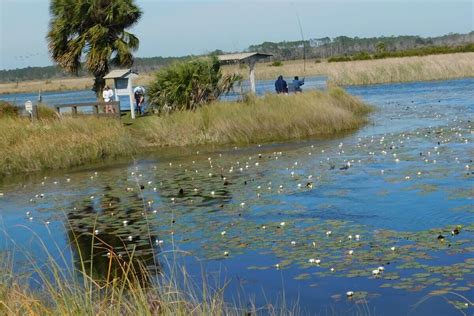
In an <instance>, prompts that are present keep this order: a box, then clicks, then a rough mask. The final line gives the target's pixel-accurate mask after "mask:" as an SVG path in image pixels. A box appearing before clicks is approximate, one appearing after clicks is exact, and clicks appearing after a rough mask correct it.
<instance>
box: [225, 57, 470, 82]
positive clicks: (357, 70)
mask: <svg viewBox="0 0 474 316" xmlns="http://www.w3.org/2000/svg"><path fill="white" fill-rule="evenodd" d="M473 60H474V53H457V54H448V55H431V56H423V57H401V58H387V59H379V60H359V61H348V62H338V63H327V62H321V63H315V62H314V61H313V60H307V61H306V72H303V61H302V60H297V61H285V62H284V65H283V66H281V67H267V66H268V64H259V65H258V66H257V70H256V75H257V77H258V78H259V79H275V80H276V78H277V77H278V76H279V75H283V76H285V77H287V78H293V76H295V75H299V76H307V77H309V76H327V77H328V79H329V82H330V83H332V84H335V85H339V86H343V85H367V84H377V83H393V82H410V81H430V80H445V79H454V78H463V77H473V76H474V62H473ZM223 70H224V71H225V72H231V73H239V74H241V75H243V76H244V78H247V77H248V69H246V68H244V69H242V68H240V67H238V66H227V67H225V68H223Z"/></svg>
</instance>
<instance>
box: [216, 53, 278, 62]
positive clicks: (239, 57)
mask: <svg viewBox="0 0 474 316" xmlns="http://www.w3.org/2000/svg"><path fill="white" fill-rule="evenodd" d="M271 56H273V55H272V54H265V53H257V52H251V53H237V54H226V55H219V56H217V58H218V59H219V61H223V62H232V61H244V60H247V59H250V58H251V57H253V58H256V59H264V58H267V57H271Z"/></svg>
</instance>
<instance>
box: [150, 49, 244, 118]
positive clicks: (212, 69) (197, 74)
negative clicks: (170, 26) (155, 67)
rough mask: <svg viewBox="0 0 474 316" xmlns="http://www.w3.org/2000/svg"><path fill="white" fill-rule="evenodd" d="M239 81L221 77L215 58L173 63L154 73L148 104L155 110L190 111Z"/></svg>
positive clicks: (214, 98) (229, 88)
mask: <svg viewBox="0 0 474 316" xmlns="http://www.w3.org/2000/svg"><path fill="white" fill-rule="evenodd" d="M241 80H242V77H241V76H239V75H235V74H227V75H223V74H222V71H221V66H220V63H219V60H218V59H217V57H216V56H211V57H210V58H199V59H192V60H189V61H185V62H177V63H174V64H172V65H171V66H169V67H166V68H164V69H162V70H160V71H158V72H157V73H156V75H155V80H154V81H153V82H152V83H151V85H150V89H149V93H148V96H149V102H150V104H151V105H152V106H153V107H155V108H158V109H162V108H170V109H171V110H194V109H196V108H197V107H199V106H201V105H202V104H206V103H209V102H212V101H215V100H217V99H218V98H219V97H220V96H221V95H222V94H225V93H228V92H229V91H230V90H232V88H233V86H234V84H235V83H237V82H240V81H241Z"/></svg>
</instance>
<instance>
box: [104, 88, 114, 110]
mask: <svg viewBox="0 0 474 316" xmlns="http://www.w3.org/2000/svg"><path fill="white" fill-rule="evenodd" d="M113 96H114V92H113V91H112V89H110V88H109V86H105V88H104V91H103V92H102V98H103V99H104V102H105V103H109V102H112V97H113ZM105 113H114V107H113V106H112V105H109V104H106V105H105Z"/></svg>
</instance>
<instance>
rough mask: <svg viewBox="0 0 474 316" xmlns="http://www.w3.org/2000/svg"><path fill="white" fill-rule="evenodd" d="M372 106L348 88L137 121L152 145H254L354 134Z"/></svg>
mask: <svg viewBox="0 0 474 316" xmlns="http://www.w3.org/2000/svg"><path fill="white" fill-rule="evenodd" d="M370 109H371V108H370V107H369V106H367V105H365V104H363V103H362V102H361V101H359V100H358V99H357V98H355V97H352V96H350V95H348V94H347V93H345V92H344V91H343V90H342V89H339V88H332V89H330V90H329V92H320V91H312V92H308V93H303V94H297V95H294V94H292V95H273V94H269V95H266V96H264V97H263V98H253V99H249V100H247V101H246V102H216V103H212V104H210V105H207V106H203V107H201V108H199V109H197V110H196V111H194V112H189V111H179V112H174V113H172V114H171V115H168V116H162V117H149V118H146V119H144V120H141V121H137V126H135V128H134V129H135V132H136V131H139V133H140V135H142V137H143V141H145V143H146V144H154V145H157V146H184V145H198V144H230V143H232V144H234V143H240V144H242V143H243V144H249V143H256V142H268V141H277V140H286V139H295V138H305V137H309V136H319V137H325V136H330V135H334V134H337V133H341V132H347V131H350V130H354V129H356V128H358V127H360V126H361V125H363V124H364V123H365V122H366V116H365V114H367V113H368V112H369V111H370Z"/></svg>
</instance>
